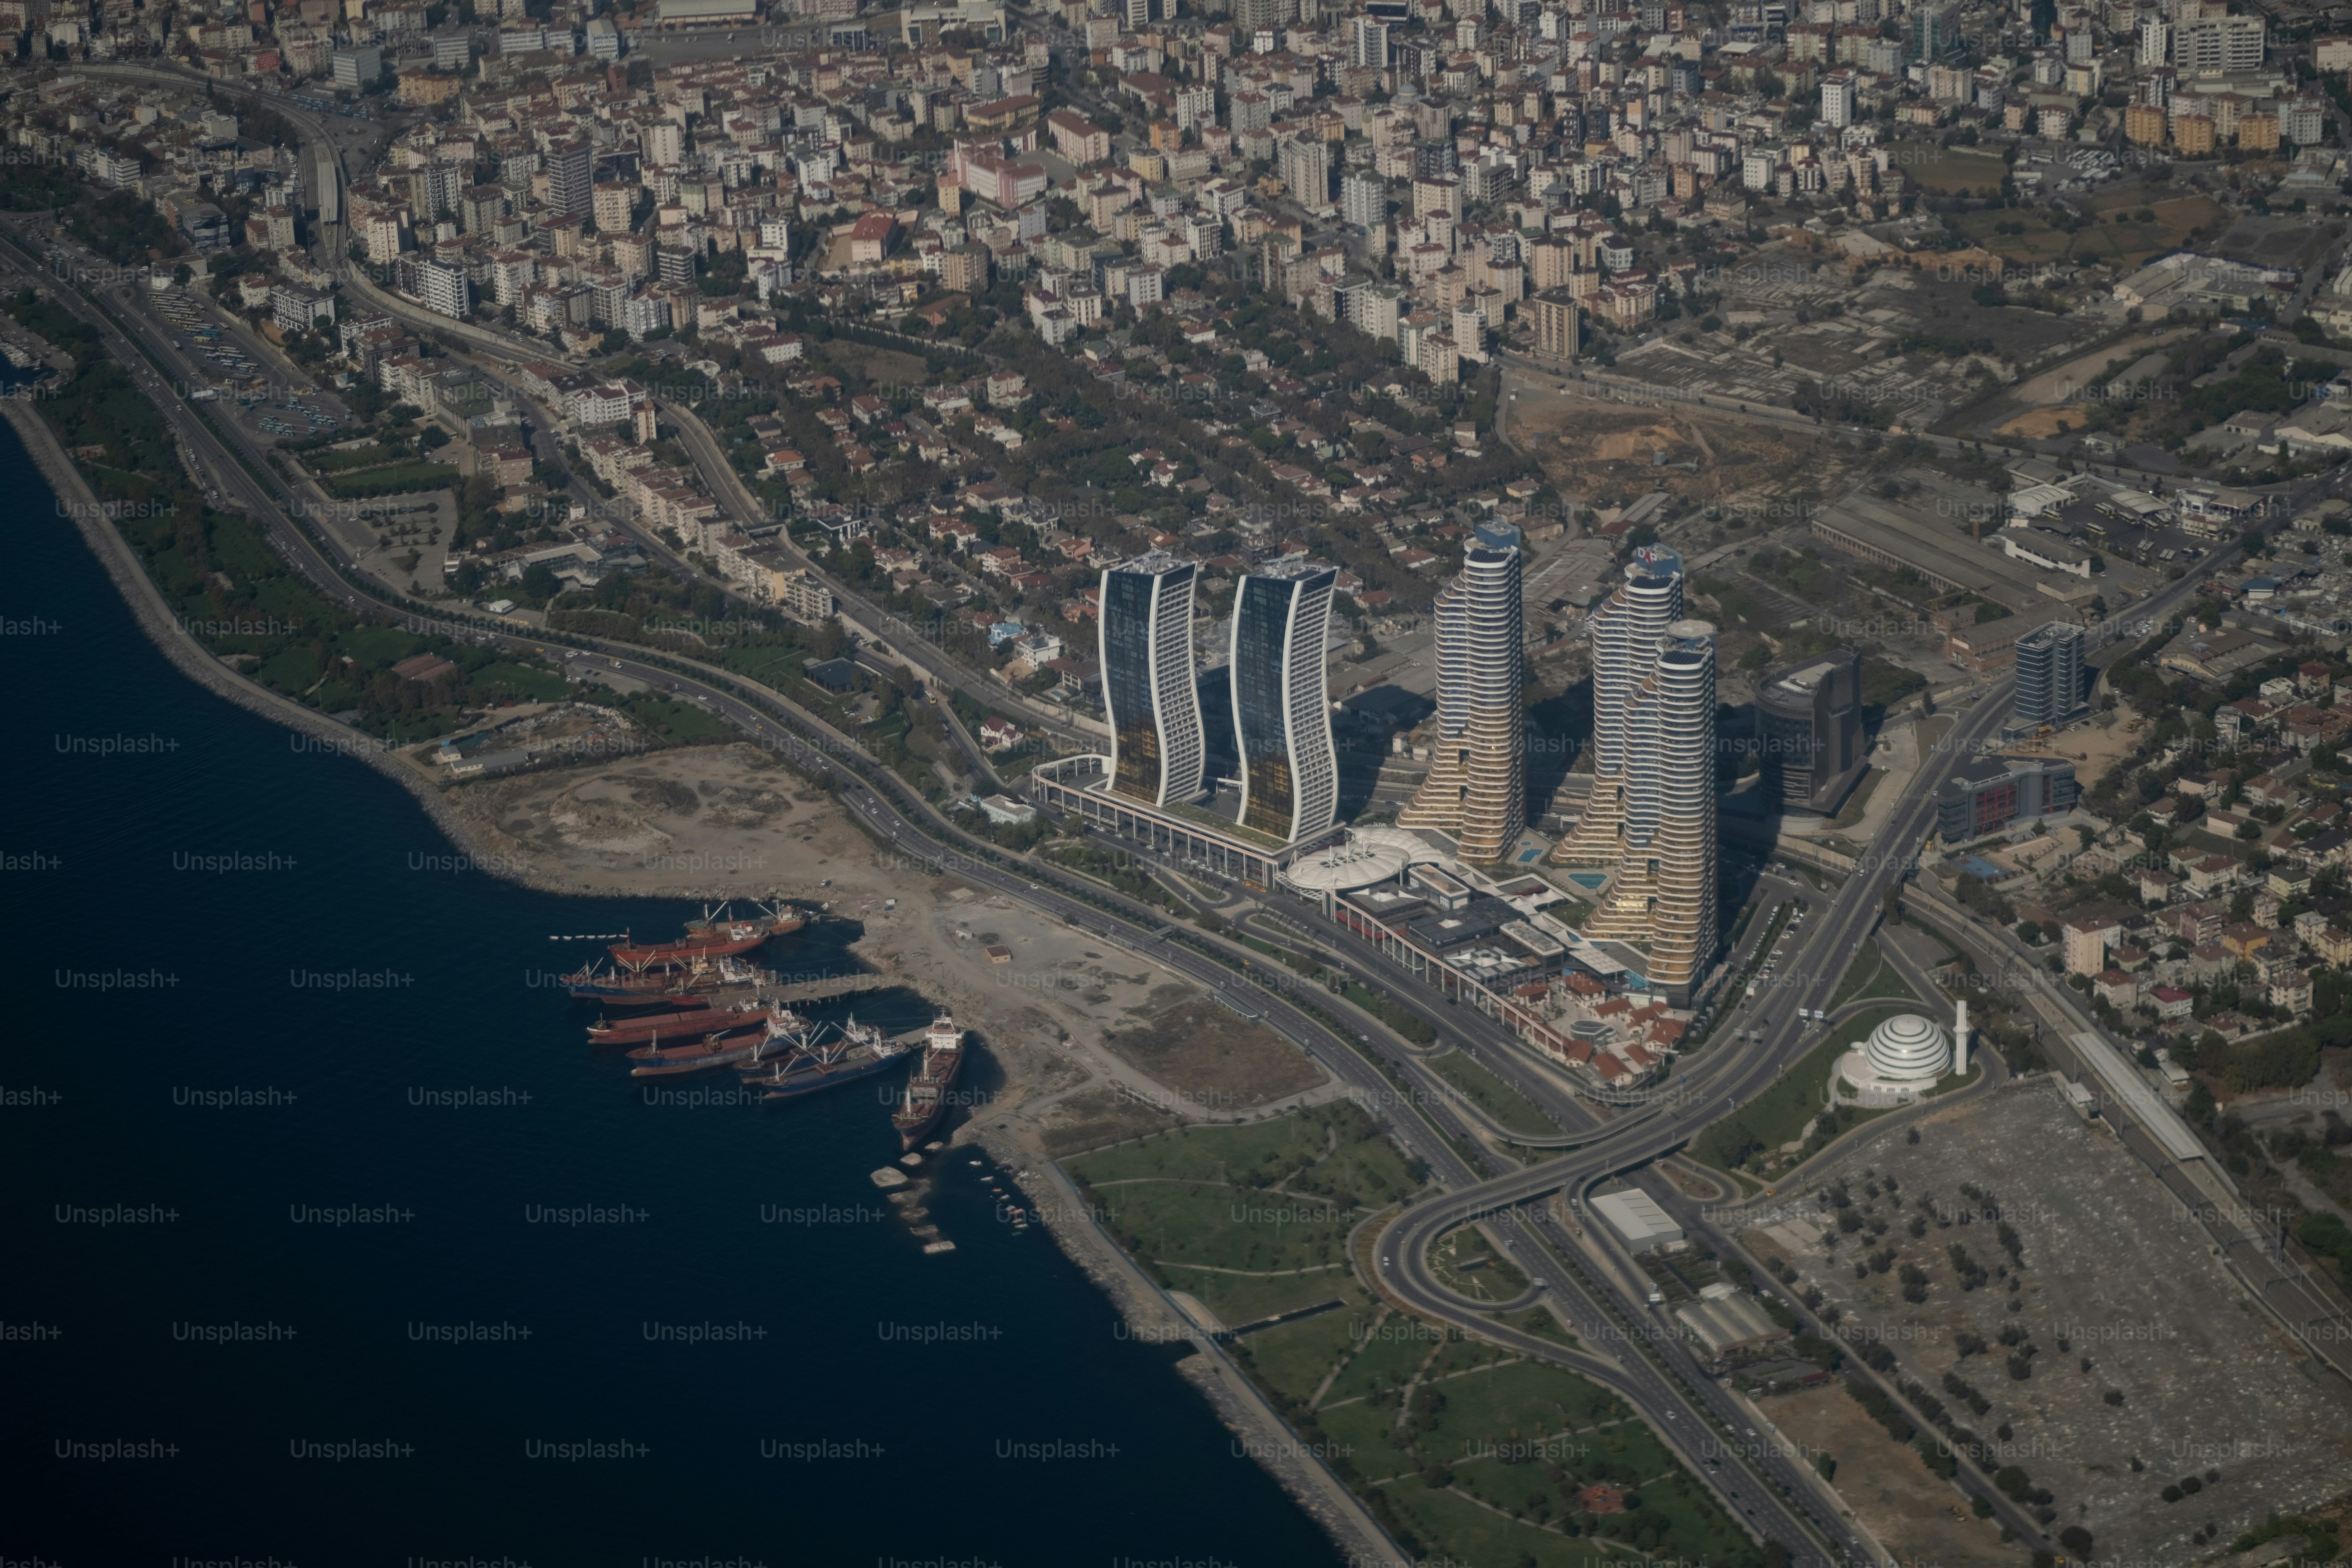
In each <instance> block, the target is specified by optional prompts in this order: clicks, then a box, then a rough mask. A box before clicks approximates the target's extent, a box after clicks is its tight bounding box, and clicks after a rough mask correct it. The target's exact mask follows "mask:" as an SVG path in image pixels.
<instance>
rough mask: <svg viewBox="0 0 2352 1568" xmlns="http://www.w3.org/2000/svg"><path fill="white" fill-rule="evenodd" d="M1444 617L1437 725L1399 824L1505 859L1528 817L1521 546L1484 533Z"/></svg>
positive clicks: (1476, 855)
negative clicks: (1424, 772)
mask: <svg viewBox="0 0 2352 1568" xmlns="http://www.w3.org/2000/svg"><path fill="white" fill-rule="evenodd" d="M1435 618H1436V621H1437V732H1436V734H1435V736H1434V737H1433V741H1432V742H1431V746H1430V768H1429V776H1428V777H1427V778H1425V779H1423V781H1422V784H1421V787H1420V788H1419V789H1418V790H1416V791H1414V792H1413V797H1412V800H1411V801H1410V802H1408V803H1407V804H1406V805H1405V807H1404V809H1403V810H1402V811H1401V812H1399V813H1398V814H1397V826H1400V827H1429V828H1434V829H1436V830H1437V831H1439V832H1441V833H1444V834H1446V835H1447V836H1449V837H1452V838H1453V839H1454V843H1455V844H1456V846H1457V847H1459V849H1460V852H1461V856H1462V858H1463V859H1465V860H1470V861H1496V860H1500V859H1501V858H1503V857H1504V856H1505V855H1507V854H1508V853H1509V852H1510V850H1511V848H1512V847H1513V846H1514V845H1515V844H1517V842H1518V837H1519V835H1520V833H1522V832H1523V831H1524V830H1525V829H1526V827H1527V823H1528V787H1527V724H1526V696H1525V693H1524V691H1523V690H1522V687H1523V685H1524V679H1525V678H1524V675H1523V661H1524V654H1523V651H1522V641H1523V633H1522V629H1521V628H1522V624H1523V623H1522V616H1521V605H1520V563H1519V552H1518V547H1517V545H1515V544H1496V543H1491V542H1486V539H1485V538H1483V537H1482V539H1481V540H1480V542H1478V543H1476V544H1475V545H1473V546H1472V547H1471V549H1470V550H1469V551H1468V552H1467V553H1465V555H1464V557H1463V560H1462V573H1461V575H1459V576H1457V577H1456V578H1454V581H1453V582H1452V583H1450V584H1447V585H1446V587H1445V588H1444V591H1443V592H1442V593H1440V594H1439V595H1437V605H1436V617H1435Z"/></svg>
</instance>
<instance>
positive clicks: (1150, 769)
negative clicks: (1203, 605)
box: [1100, 555, 1207, 805]
mask: <svg viewBox="0 0 2352 1568" xmlns="http://www.w3.org/2000/svg"><path fill="white" fill-rule="evenodd" d="M1197 573H1198V569H1197V568H1196V567H1194V566H1193V564H1192V563H1191V562H1189V561H1175V560H1172V559H1171V558H1169V557H1167V556H1164V555H1157V556H1150V555H1148V556H1144V557H1142V558H1141V559H1139V560H1137V561H1133V562H1130V563H1128V564H1127V565H1124V566H1114V567H1111V568H1110V569H1108V571H1106V572H1104V573H1103V574H1102V608H1101V619H1100V625H1101V650H1102V689H1103V707H1104V709H1105V710H1106V712H1107V715H1108V718H1109V720H1110V737H1111V739H1110V746H1111V752H1110V756H1111V769H1110V771H1111V784H1110V787H1111V788H1112V789H1114V790H1117V791H1118V793H1119V794H1121V795H1127V796H1129V798H1131V799H1135V800H1140V801H1146V802H1149V803H1150V804H1151V805H1169V804H1171V802H1174V803H1182V802H1186V801H1190V800H1192V798H1193V797H1194V796H1196V795H1199V794H1200V793H1201V783H1202V765H1203V763H1204V762H1205V760H1206V754H1207V749H1206V747H1205V745H1204V744H1203V742H1202V734H1201V695H1200V689H1199V687H1198V686H1197V685H1196V684H1195V683H1194V679H1193V673H1192V585H1193V581H1194V579H1195V577H1196V575H1197Z"/></svg>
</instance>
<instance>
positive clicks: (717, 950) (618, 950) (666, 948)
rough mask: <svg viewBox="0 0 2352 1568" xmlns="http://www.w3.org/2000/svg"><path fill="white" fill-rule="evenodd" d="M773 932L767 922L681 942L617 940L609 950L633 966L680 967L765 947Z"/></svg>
mask: <svg viewBox="0 0 2352 1568" xmlns="http://www.w3.org/2000/svg"><path fill="white" fill-rule="evenodd" d="M771 934H772V933H771V931H770V930H769V928H768V926H767V925H766V924H765V923H762V924H761V925H759V926H758V927H756V928H753V929H750V930H747V929H745V928H743V927H741V926H729V927H727V928H725V929H724V930H721V931H711V932H709V934H707V935H704V936H690V937H687V938H685V939H683V940H682V941H678V942H661V943H659V944H657V945H654V946H649V947H640V946H637V945H636V944H635V943H632V942H614V943H613V945H612V946H611V947H609V948H607V949H605V951H606V952H610V953H611V954H612V955H613V956H614V959H616V960H617V961H619V962H620V963H625V964H628V965H629V966H630V967H631V968H651V967H656V966H667V967H673V968H674V967H676V966H677V965H680V964H687V963H694V962H695V961H696V960H698V959H712V958H732V957H734V956H735V955H736V954H737V953H739V952H751V950H752V949H754V948H757V947H761V946H764V945H765V944H766V942H767V941H768V938H769V936H770V935H771Z"/></svg>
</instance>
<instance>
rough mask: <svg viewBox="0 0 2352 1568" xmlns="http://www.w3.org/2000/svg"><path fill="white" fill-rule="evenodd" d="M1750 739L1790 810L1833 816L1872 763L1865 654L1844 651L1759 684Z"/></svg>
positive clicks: (1785, 808)
mask: <svg viewBox="0 0 2352 1568" xmlns="http://www.w3.org/2000/svg"><path fill="white" fill-rule="evenodd" d="M1755 712H1756V725H1755V731H1754V733H1753V734H1752V735H1751V736H1750V740H1751V742H1752V743H1753V744H1754V746H1755V748H1756V760H1757V762H1758V763H1759V768H1760V771H1761V772H1762V773H1763V775H1764V781H1765V784H1766V786H1767V787H1768V788H1769V789H1770V790H1771V791H1772V798H1774V799H1775V800H1777V801H1778V802H1779V803H1780V808H1781V809H1782V810H1783V811H1811V812H1822V813H1827V812H1832V811H1835V810H1836V809H1837V808H1838V806H1839V805H1840V804H1842V803H1843V801H1844V799H1845V797H1846V795H1847V793H1848V792H1849V791H1851V790H1852V789H1853V786H1854V784H1855V783H1856V782H1857V781H1859V780H1860V779H1861V777H1862V774H1863V770H1864V768H1865V767H1867V766H1868V765H1869V761H1870V753H1869V752H1868V751H1867V750H1865V749H1864V744H1863V740H1864V737H1863V731H1862V656H1861V654H1859V653H1857V652H1855V651H1854V650H1853V649H1852V648H1841V649H1839V650H1837V651H1836V652H1834V653H1829V654H1824V655H1822V657H1821V658H1811V659H1806V660H1803V661H1802V662H1801V663H1798V664H1793V665H1790V666H1789V667H1788V668H1784V669H1780V670H1775V671H1773V672H1772V673H1770V674H1769V675H1767V676H1766V677H1765V678H1764V679H1762V680H1760V681H1759V682H1758V683H1757V686H1756V709H1755Z"/></svg>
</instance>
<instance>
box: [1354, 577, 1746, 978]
mask: <svg viewBox="0 0 2352 1568" xmlns="http://www.w3.org/2000/svg"><path fill="white" fill-rule="evenodd" d="M1682 608H1683V574H1682V562H1681V560H1680V558H1679V557H1678V556H1676V555H1675V553H1674V552H1672V551H1669V550H1664V549H1658V548H1651V549H1646V550H1643V551H1639V552H1636V553H1635V556H1634V559H1633V563H1632V564H1631V566H1630V567H1629V569H1628V573H1627V576H1626V580H1625V582H1624V583H1623V584H1620V585H1619V587H1618V588H1617V590H1616V592H1614V593H1613V594H1612V595H1610V597H1609V600H1608V602H1607V603H1606V604H1605V605H1603V606H1602V607H1601V610H1600V611H1599V612H1598V613H1597V614H1596V615H1595V616H1594V617H1593V623H1592V644H1593V647H1592V664H1593V676H1592V693H1593V715H1592V746H1593V782H1592V791H1591V796H1590V798H1589V800H1588V803H1587V805H1586V807H1585V811H1584V814H1583V816H1581V817H1580V818H1579V819H1578V822H1577V825H1576V827H1575V829H1574V830H1573V831H1572V832H1570V834H1569V836H1568V837H1566V838H1563V839H1562V840H1561V841H1560V843H1559V847H1558V849H1556V850H1555V851H1554V858H1556V859H1558V860H1560V861H1562V862H1565V863H1567V864H1570V865H1587V866H1601V867H1605V868H1608V869H1609V873H1610V876H1609V882H1608V885H1607V890H1606V892H1605V894H1604V895H1603V898H1602V901H1601V908H1600V910H1598V911H1597V912H1596V913H1595V914H1594V915H1593V916H1592V917H1591V919H1590V920H1588V921H1586V922H1585V925H1584V934H1585V935H1587V936H1589V937H1595V938H1614V939H1618V940H1622V941H1628V942H1642V943H1645V944H1646V945H1647V946H1648V948H1649V969H1648V972H1647V974H1646V978H1647V980H1648V981H1649V984H1650V985H1651V986H1652V988H1653V989H1655V990H1660V991H1663V992H1664V993H1665V994H1667V995H1668V996H1669V997H1671V998H1674V999H1675V1000H1676V1001H1685V1000H1687V999H1688V998H1689V996H1690V994H1691V992H1692V989H1693V988H1694V986H1695V985H1696V983H1697V981H1698V979H1699V977H1700V975H1701V974H1702V973H1703V972H1704V970H1705V968H1706V963H1707V961H1708V960H1709V959H1710V958H1712V957H1713V955H1714V952H1715V944H1716V914H1717V896H1716V878H1717V865H1716V860H1717V821H1716V784H1715V776H1716V756H1715V750H1716V725H1715V628H1714V627H1713V626H1710V625H1708V624H1707V623H1706V622H1705V621H1694V620H1685V619H1684V618H1683V614H1682ZM1400 820H1402V818H1400Z"/></svg>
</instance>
